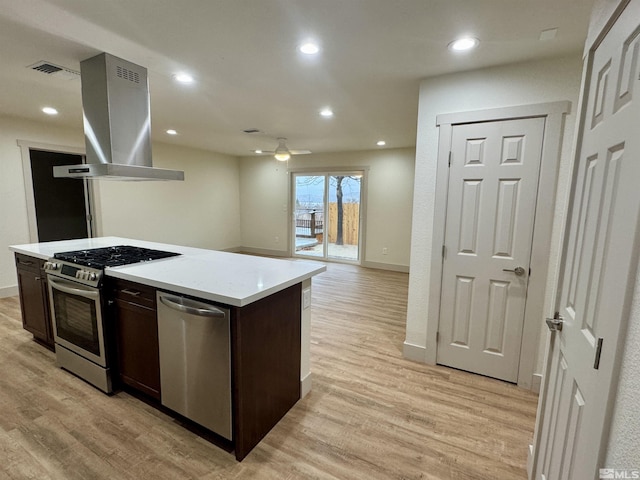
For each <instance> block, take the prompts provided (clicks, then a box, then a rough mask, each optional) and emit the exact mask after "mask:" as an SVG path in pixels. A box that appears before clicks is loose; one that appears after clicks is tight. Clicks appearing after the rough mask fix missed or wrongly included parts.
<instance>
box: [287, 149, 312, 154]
mask: <svg viewBox="0 0 640 480" xmlns="http://www.w3.org/2000/svg"><path fill="white" fill-rule="evenodd" d="M289 153H290V154H291V155H307V154H309V153H311V150H289Z"/></svg>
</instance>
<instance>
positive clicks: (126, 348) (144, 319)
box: [115, 298, 160, 400]
mask: <svg viewBox="0 0 640 480" xmlns="http://www.w3.org/2000/svg"><path fill="white" fill-rule="evenodd" d="M115 306H116V318H117V320H116V326H117V345H118V368H119V372H120V380H121V381H122V382H123V383H124V384H126V385H129V386H131V387H133V388H135V389H137V390H140V391H142V392H143V393H146V394H147V395H149V396H151V397H153V398H155V399H157V400H160V357H159V354H158V321H157V318H156V311H155V309H152V308H149V307H145V306H142V305H138V304H135V303H132V302H128V301H125V300H122V299H119V298H116V300H115Z"/></svg>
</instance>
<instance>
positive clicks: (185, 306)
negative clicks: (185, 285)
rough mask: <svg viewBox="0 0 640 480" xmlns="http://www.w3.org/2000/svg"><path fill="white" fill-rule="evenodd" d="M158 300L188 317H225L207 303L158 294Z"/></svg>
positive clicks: (223, 312)
mask: <svg viewBox="0 0 640 480" xmlns="http://www.w3.org/2000/svg"><path fill="white" fill-rule="evenodd" d="M158 298H159V299H160V301H161V302H162V303H163V304H165V305H166V306H167V307H169V308H171V309H173V310H178V311H179V312H183V313H187V314H189V315H196V316H198V317H218V318H224V317H225V316H226V314H225V311H224V310H222V309H220V308H218V307H214V306H213V305H209V304H207V303H202V302H197V301H195V300H191V299H188V298H184V297H176V296H173V295H164V294H162V293H159V294H158Z"/></svg>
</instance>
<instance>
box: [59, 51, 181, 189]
mask: <svg viewBox="0 0 640 480" xmlns="http://www.w3.org/2000/svg"><path fill="white" fill-rule="evenodd" d="M80 76H81V82H82V109H83V117H84V118H83V121H84V136H85V144H86V150H87V153H86V163H85V164H82V165H64V166H60V167H54V169H53V176H54V177H71V178H88V179H106V180H184V172H181V171H178V170H167V169H162V168H153V165H152V161H151V114H150V107H149V86H148V79H147V69H146V68H144V67H141V66H139V65H135V64H133V63H131V62H127V61H126V60H123V59H121V58H118V57H114V56H113V55H109V54H107V53H102V54H100V55H97V56H95V57H92V58H89V59H87V60H84V61H82V62H80Z"/></svg>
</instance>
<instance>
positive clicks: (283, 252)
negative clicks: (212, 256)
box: [236, 247, 289, 257]
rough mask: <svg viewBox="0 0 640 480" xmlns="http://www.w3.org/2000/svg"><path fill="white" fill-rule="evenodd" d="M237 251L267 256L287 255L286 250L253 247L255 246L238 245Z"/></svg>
mask: <svg viewBox="0 0 640 480" xmlns="http://www.w3.org/2000/svg"><path fill="white" fill-rule="evenodd" d="M236 252H238V253H250V254H253V255H265V256H267V257H289V252H287V251H286V250H269V249H267V248H255V247H238V248H237V249H236Z"/></svg>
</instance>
